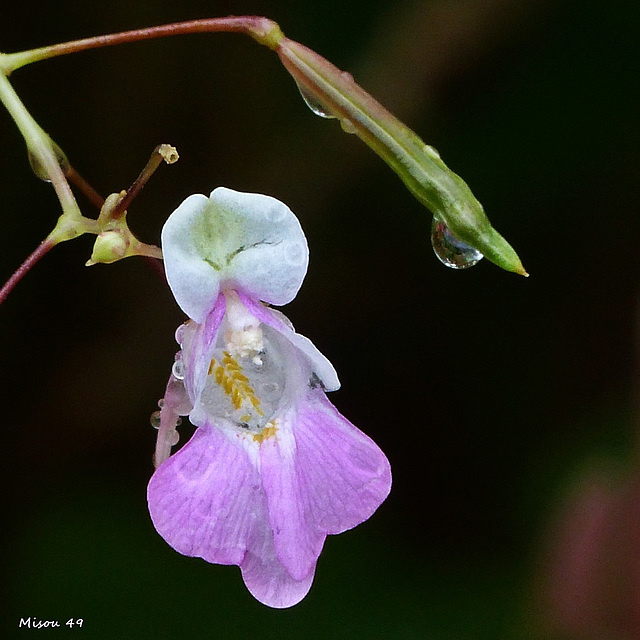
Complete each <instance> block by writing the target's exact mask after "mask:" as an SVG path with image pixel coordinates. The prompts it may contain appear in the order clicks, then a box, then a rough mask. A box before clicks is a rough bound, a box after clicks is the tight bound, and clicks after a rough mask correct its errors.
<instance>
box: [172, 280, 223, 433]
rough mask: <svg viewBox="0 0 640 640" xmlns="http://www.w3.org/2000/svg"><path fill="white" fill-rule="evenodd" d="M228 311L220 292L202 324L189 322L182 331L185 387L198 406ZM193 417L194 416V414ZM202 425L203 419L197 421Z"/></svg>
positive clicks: (193, 402)
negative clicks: (212, 354) (219, 333)
mask: <svg viewBox="0 0 640 640" xmlns="http://www.w3.org/2000/svg"><path fill="white" fill-rule="evenodd" d="M225 311H226V300H225V297H224V295H223V294H222V293H220V294H219V295H218V297H217V299H216V301H215V303H214V305H213V307H212V308H211V309H210V311H209V313H208V314H207V316H206V318H205V321H204V322H203V323H202V324H194V323H187V324H186V325H184V330H183V331H182V335H183V338H182V341H181V344H180V346H181V347H182V353H181V358H182V361H183V365H184V366H183V368H184V372H185V387H186V389H187V392H188V394H189V398H190V399H191V402H192V404H194V406H195V407H196V408H197V400H198V398H199V397H200V394H201V393H202V389H203V388H204V385H205V383H206V380H207V373H208V371H209V364H210V362H211V353H212V352H213V350H214V349H215V344H216V338H217V336H218V331H219V330H220V325H221V324H222V320H223V318H224V314H225ZM192 418H193V416H192ZM194 424H197V425H198V426H202V425H203V424H204V422H203V421H202V420H200V421H198V422H195V421H194Z"/></svg>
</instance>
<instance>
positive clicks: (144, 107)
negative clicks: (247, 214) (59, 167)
mask: <svg viewBox="0 0 640 640" xmlns="http://www.w3.org/2000/svg"><path fill="white" fill-rule="evenodd" d="M228 14H237V15H241V14H257V15H265V16H267V17H270V18H272V19H273V20H276V21H277V22H278V23H279V24H280V26H281V27H282V29H283V31H284V32H285V33H286V34H287V35H288V36H290V37H291V38H293V39H295V40H298V41H300V42H303V43H304V44H306V45H307V46H310V47H312V48H314V49H315V50H317V51H318V52H319V53H321V54H322V55H324V56H325V57H327V58H328V59H329V60H331V61H332V62H333V63H335V64H336V65H338V66H340V67H341V68H344V69H348V70H349V71H351V72H352V73H353V74H354V76H355V78H356V81H358V82H360V84H362V85H363V86H364V87H365V88H366V89H367V90H369V91H370V92H371V93H372V94H373V95H375V96H376V97H377V98H378V99H379V100H380V101H381V102H382V103H383V104H384V105H385V106H387V107H388V108H389V109H390V110H391V111H393V112H394V113H395V114H396V115H397V116H398V117H399V118H401V119H402V120H404V121H405V122H406V123H407V124H408V125H409V126H411V127H412V128H413V129H414V130H415V131H416V132H417V133H418V134H419V135H421V136H422V137H423V138H424V140H425V142H428V143H429V144H432V145H434V146H435V147H436V148H437V149H438V150H439V151H440V153H441V155H442V157H443V159H444V160H445V162H446V163H447V164H448V165H449V166H450V167H451V168H452V169H453V170H455V171H456V172H457V173H459V174H460V175H461V176H463V178H464V179H465V180H466V181H467V182H468V183H469V185H470V186H471V187H472V189H473V190H474V193H475V194H476V195H477V197H478V198H479V200H480V201H481V202H482V203H483V204H484V206H485V209H486V211H487V213H488V215H489V217H490V219H491V220H492V222H493V224H494V225H495V226H496V227H497V229H498V230H499V231H500V232H501V233H503V234H504V235H505V236H506V237H507V238H508V240H509V241H510V242H511V243H512V244H513V246H514V247H515V248H516V249H517V250H518V252H519V254H520V256H521V258H522V260H523V262H524V264H525V267H526V268H527V270H528V271H529V273H530V274H531V277H530V278H529V279H524V278H520V277H519V276H515V275H513V274H508V273H505V272H503V271H501V270H500V269H498V268H497V267H495V266H494V265H492V264H490V263H487V262H486V261H483V262H481V263H480V264H479V265H478V266H477V267H474V268H472V269H470V270H468V271H464V272H455V271H452V270H448V269H446V268H445V267H443V266H442V265H440V263H438V262H437V260H436V258H435V257H434V256H433V253H432V251H431V248H430V246H429V228H430V215H429V214H428V212H427V211H426V210H424V209H423V208H422V207H421V206H420V205H419V204H418V202H417V201H415V200H414V199H413V197H412V196H411V195H410V194H409V193H408V192H407V191H406V189H405V188H404V187H403V185H402V183H401V182H400V180H399V179H398V178H397V177H396V176H395V175H394V174H393V173H392V172H391V171H390V170H389V169H388V168H387V167H386V165H384V164H383V163H382V162H381V161H380V160H379V159H378V158H377V157H376V156H375V155H374V154H373V153H372V152H370V151H369V149H367V148H366V147H365V146H364V145H363V144H362V143H361V142H360V141H359V140H358V139H357V138H355V137H354V136H348V135H346V134H344V133H343V132H342V130H341V129H340V127H339V125H338V124H337V123H336V122H335V121H334V122H331V121H323V120H321V119H320V118H317V117H314V116H313V115H312V113H311V112H310V111H309V110H308V109H306V107H305V106H304V104H303V102H302V101H301V100H300V97H299V95H298V92H297V90H296V87H295V85H294V83H293V81H292V80H291V78H290V77H289V76H288V74H287V73H286V71H285V70H284V68H283V67H282V66H281V65H280V63H279V61H278V58H277V56H276V55H275V54H273V53H272V52H270V51H269V50H267V49H266V48H264V47H260V46H258V45H257V44H256V43H255V42H253V41H252V40H251V39H250V38H247V37H246V36H242V35H232V34H231V35H230V34H212V35H209V34H207V35H191V36H180V37H177V38H173V39H164V40H157V41H149V42H144V43H136V44H130V45H124V46H120V47H116V48H110V49H103V50H96V51H90V52H85V53H80V54H76V55H73V56H69V57H63V58H57V59H54V60H49V61H44V62H40V63H36V64H33V65H31V66H29V67H26V68H24V69H21V70H19V71H17V72H15V73H14V74H13V75H12V77H11V80H12V82H13V84H14V87H15V88H16V90H17V91H18V93H19V94H20V96H21V97H22V99H23V100H24V102H25V104H26V105H27V107H28V108H29V109H30V111H31V112H32V114H33V115H34V117H35V118H36V120H37V121H38V122H39V123H40V124H41V126H42V127H43V128H44V129H45V130H47V131H48V132H49V133H50V135H51V136H52V137H53V138H54V139H55V140H56V142H58V144H60V145H61V147H62V148H63V149H64V150H65V151H66V153H67V154H68V156H69V159H70V160H71V162H72V164H73V165H74V166H75V167H76V168H77V169H78V170H79V171H80V173H82V174H83V175H84V176H85V177H86V178H87V179H88V180H89V181H90V182H91V183H92V184H93V185H94V186H95V188H96V189H97V190H98V191H100V192H101V193H103V194H108V193H111V192H114V191H119V190H121V189H123V188H126V187H127V186H128V185H129V184H130V183H131V182H132V180H133V179H134V178H135V177H136V175H137V174H138V172H139V171H140V169H141V168H142V167H143V165H144V163H145V162H146V160H147V158H148V156H149V153H150V152H151V150H152V149H153V148H154V147H155V146H156V145H157V144H159V143H163V142H166V143H170V144H173V145H175V146H176V147H177V148H178V151H179V152H180V155H181V159H180V161H179V162H178V163H177V164H176V165H173V166H171V167H166V166H163V167H161V168H160V169H159V171H158V172H157V173H156V175H155V176H154V177H153V178H152V180H151V182H150V183H149V184H148V185H147V187H146V188H145V190H144V191H143V193H142V195H140V196H139V198H138V199H137V200H136V201H135V202H134V204H133V205H132V207H131V208H130V209H129V221H130V225H131V227H132V228H133V229H134V231H135V232H136V233H137V234H138V236H139V237H140V238H141V239H142V240H145V241H147V242H152V243H157V242H159V233H160V229H161V227H162V224H163V222H164V220H165V219H166V218H167V216H168V215H169V214H170V213H171V211H173V209H174V208H175V207H176V206H177V205H178V204H179V203H180V202H181V201H182V200H183V199H184V198H185V197H186V196H187V195H189V194H191V193H206V194H208V193H209V192H210V191H211V190H212V189H213V188H214V187H216V186H219V185H224V186H227V187H231V188H235V189H238V190H243V191H256V192H261V193H267V194H269V195H272V196H275V197H277V198H279V199H281V200H282V201H284V202H286V203H287V204H288V205H289V206H290V207H291V208H292V209H293V211H295V212H296V213H297V215H298V216H299V218H300V220H301V222H302V225H303V227H304V229H305V231H306V233H307V237H308V240H309V245H310V249H311V264H310V268H309V274H308V276H307V279H306V281H305V284H304V286H303V288H302V290H301V292H300V294H299V296H298V297H297V299H296V300H295V301H294V302H293V303H292V304H290V305H289V306H288V307H287V308H286V309H285V311H286V313H287V315H288V316H289V317H290V318H291V319H292V321H293V322H294V323H295V325H296V327H297V329H298V330H299V331H300V332H301V333H303V334H305V335H307V336H309V337H310V338H311V339H312V340H313V341H314V342H315V344H316V345H317V346H318V347H319V348H320V349H321V350H322V351H323V352H324V353H325V354H326V355H327V356H328V357H329V358H330V359H331V360H332V362H333V363H334V365H335V366H336V369H337V370H338V372H339V375H340V377H341V380H342V385H343V387H342V389H341V390H340V391H338V392H336V393H333V394H332V395H331V399H332V401H333V402H334V403H335V404H336V406H337V407H338V408H339V409H340V410H341V411H342V412H343V413H344V414H345V415H346V416H347V417H349V418H350V419H351V420H352V421H353V422H354V423H355V424H356V425H358V426H359V427H360V428H361V429H363V430H364V431H365V432H367V433H368V434H369V435H370V436H372V437H373V438H374V439H375V440H376V442H378V443H379V445H380V446H381V447H382V449H383V450H384V451H385V452H386V453H387V455H388V457H389V459H390V461H391V464H392V468H393V471H394V487H393V490H392V493H391V495H390V497H389V498H388V500H387V501H386V502H385V504H384V505H383V506H382V507H381V508H380V510H379V511H378V512H377V513H376V515H375V516H374V517H373V518H372V519H371V520H370V521H369V522H367V523H366V524H364V525H362V526H360V527H358V528H357V529H355V530H354V531H351V532H348V533H346V534H343V535H341V536H339V537H335V538H333V537H331V538H329V539H328V540H327V543H326V545H325V550H324V552H323V555H322V556H321V559H320V561H319V564H318V570H317V574H316V580H315V584H314V586H313V587H312V590H311V592H310V594H309V595H308V597H307V598H306V599H305V600H304V601H303V602H302V603H301V604H299V605H298V606H296V607H294V608H293V609H291V610H286V611H275V610H270V609H267V608H265V607H263V606H262V605H260V604H259V603H257V602H256V601H254V600H253V599H252V598H251V596H250V595H249V594H248V593H247V592H246V590H245V589H244V586H243V584H242V581H241V578H240V574H239V571H238V569H237V568H235V567H219V566H210V565H207V564H206V563H205V562H203V561H201V560H198V559H189V558H184V557H181V556H179V555H178V554H176V553H175V552H173V551H172V550H171V549H170V548H169V547H168V546H167V545H166V544H165V543H164V541H163V540H162V539H161V538H160V537H159V536H158V535H157V534H156V533H155V531H154V529H153V527H152V525H151V523H150V520H149V517H148V514H147V511H146V502H145V488H146V483H147V481H148V478H149V476H150V475H151V473H152V470H153V469H152V465H151V454H152V450H153V446H154V437H155V432H154V431H153V429H152V428H151V426H150V424H149V415H150V414H151V413H152V412H153V411H154V410H156V408H157V406H156V402H157V400H158V398H160V397H161V395H162V394H163V392H164V385H165V383H166V379H167V377H168V374H169V370H170V365H171V362H172V357H173V352H174V351H175V348H176V345H175V343H174V339H173V332H174V330H175V327H176V326H177V325H178V324H179V323H180V322H181V321H182V319H183V317H182V315H181V312H180V310H179V309H178V308H177V306H176V304H175V303H174V301H173V299H172V297H171V295H170V292H169V290H168V289H167V288H166V286H164V285H163V282H162V281H161V279H159V278H158V277H157V275H156V274H155V273H154V272H153V271H152V270H151V269H149V267H148V265H147V264H145V262H144V261H143V260H140V259H128V260H125V261H122V262H119V263H117V264H114V265H111V266H103V265H98V266H94V267H92V268H90V269H87V268H85V267H84V266H83V264H84V262H85V261H86V260H87V259H88V257H89V255H90V252H91V244H92V239H91V238H89V237H86V238H81V239H79V240H76V241H74V242H69V243H65V244H63V245H61V246H59V247H57V248H56V249H55V250H54V251H53V252H52V253H51V254H49V255H48V256H47V257H46V258H45V259H44V260H43V261H42V262H41V263H40V264H39V265H38V266H37V267H36V268H35V269H34V270H33V271H32V272H31V273H30V274H29V275H28V276H27V277H26V278H25V279H24V281H23V282H22V283H20V284H19V286H18V288H17V289H16V290H15V291H14V292H13V293H12V294H11V296H10V297H9V298H8V300H7V301H6V302H5V303H4V304H3V305H2V307H1V308H0V340H1V350H2V367H1V370H0V376H1V378H0V388H1V389H2V398H3V403H2V407H3V410H2V416H3V418H2V427H1V428H2V433H3V435H2V440H1V442H2V458H1V465H0V468H1V469H2V474H3V475H2V479H3V482H2V487H3V491H2V497H3V501H4V505H3V515H4V518H3V524H2V550H3V555H4V560H3V574H4V578H5V580H6V585H7V586H8V588H9V589H8V598H6V599H5V600H4V601H3V605H2V610H3V617H4V620H3V628H4V629H6V631H5V632H4V635H3V637H7V638H11V637H14V636H17V635H23V633H25V632H26V633H36V632H35V631H33V630H32V631H30V632H29V631H25V630H22V631H23V633H19V632H18V630H17V626H18V622H19V619H20V617H28V616H35V617H37V618H39V619H44V620H50V619H57V620H60V621H61V622H62V623H64V622H65V621H66V620H67V619H69V618H71V617H73V618H77V617H80V618H83V619H84V626H83V628H82V629H78V628H74V629H73V630H69V629H66V628H63V629H61V630H56V631H52V630H48V631H41V632H40V633H41V634H42V635H44V634H45V633H46V634H55V635H57V636H61V635H64V634H67V635H69V636H70V637H71V636H75V635H78V636H79V635H83V636H84V637H88V638H155V639H158V640H160V639H164V638H172V639H173V638H250V637H263V638H272V637H273V638H294V637H295V638H336V639H342V638H345V639H346V638H349V639H350V640H354V639H359V638H403V639H404V638H429V639H439V638H442V639H458V638H465V639H466V638H493V639H495V638H522V637H539V636H540V637H550V635H549V634H551V631H550V627H547V623H546V622H545V621H544V611H543V615H542V617H541V616H540V615H539V614H540V609H541V607H540V606H539V601H540V591H541V589H542V587H541V586H540V584H541V583H544V577H543V575H544V566H545V565H544V563H543V562H542V560H541V559H542V558H544V557H545V548H546V547H547V546H548V545H550V544H552V540H553V534H550V533H548V531H549V521H550V519H552V518H553V514H554V513H555V512H556V511H557V510H558V509H559V508H560V507H559V506H558V505H559V504H560V503H561V502H560V501H561V499H562V496H563V495H564V494H565V491H566V489H565V487H567V486H568V485H569V484H570V483H571V482H575V479H576V478H577V477H579V476H580V474H581V473H583V472H584V470H585V469H588V468H589V466H590V465H591V464H592V461H593V460H598V461H601V460H606V461H607V464H608V465H609V468H611V469H613V470H614V473H616V474H622V475H621V477H624V474H625V473H627V470H630V469H633V467H634V464H635V456H636V452H635V450H634V439H635V431H636V427H637V414H636V398H637V391H638V390H637V387H636V379H637V367H636V352H637V340H636V333H637V310H638V281H639V277H638V276H639V275H640V251H639V250H638V248H639V247H640V215H639V214H640V210H639V207H638V204H637V202H638V201H637V193H638V170H639V168H640V156H639V154H638V143H639V142H640V125H639V124H638V89H637V87H638V77H639V75H640V74H639V72H640V64H639V61H640V56H639V54H638V42H639V36H640V29H639V24H640V5H639V4H638V3H637V2H635V1H634V0H606V1H605V0H585V1H584V2H578V3H576V2H572V1H570V0H566V1H565V0H555V1H551V0H548V1H545V0H511V1H509V0H484V1H483V0H457V1H454V0H448V1H447V0H423V1H422V2H419V1H416V2H411V1H404V2H391V1H390V0H372V1H370V2H367V3H357V2H344V0H324V1H323V2H313V3H312V2H308V1H300V2H278V3H269V2H259V1H251V0H246V1H244V0H238V1H236V2H232V1H229V2H221V1H216V0H208V1H207V2H204V1H201V0H181V1H179V2H167V3H158V2H155V1H153V0H112V1H110V2H108V3H107V2H77V1H76V0H57V1H56V2H44V0H41V1H40V2H36V1H32V0H25V1H24V2H20V3H15V4H14V5H11V6H5V7H3V8H2V9H1V10H0V50H2V51H5V52H12V51H19V50H23V49H28V48H31V47H37V46H41V45H45V44H53V43H55V42H62V41H65V40H71V39H75V38H80V37H85V36H89V35H98V34H102V33H108V32H115V31H119V30H125V29H131V28H137V27H143V26H151V25H154V24H163V23H166V22H171V21H178V20H187V19H192V18H200V17H215V16H224V15H228ZM0 140H1V142H2V154H0V188H1V193H2V198H1V200H0V209H1V216H2V217H1V220H2V227H1V229H2V233H1V234H0V269H1V271H0V277H1V278H2V279H6V278H8V277H9V275H10V274H11V273H12V271H13V270H14V269H15V268H16V267H17V266H18V265H19V264H20V263H21V262H22V260H23V259H24V258H25V257H26V256H27V255H28V254H29V253H30V252H31V251H32V250H33V249H34V248H35V247H36V245H37V244H38V242H39V241H40V240H41V239H43V238H44V237H45V236H46V235H47V234H48V233H49V231H50V230H51V229H52V228H53V225H54V223H55V220H56V218H57V216H58V215H59V205H58V203H57V200H56V198H55V195H54V193H53V190H52V189H51V187H50V186H49V185H47V184H45V183H43V182H40V181H38V180H37V179H36V178H35V176H34V175H33V174H32V173H31V171H30V169H29V165H28V162H27V158H26V153H25V150H24V145H23V142H22V140H21V138H20V136H19V133H18V131H17V129H16V128H15V126H14V125H13V123H12V121H11V119H10V118H9V116H8V115H7V114H6V112H3V113H0ZM78 200H79V203H80V205H81V207H82V208H83V211H84V212H85V214H86V215H91V216H93V215H95V213H94V212H93V211H92V208H91V205H90V204H89V203H88V202H87V201H86V200H85V199H83V197H82V196H78ZM639 553H640V545H639ZM541 576H542V577H541ZM542 609H544V607H542ZM554 637H555V636H554ZM616 637H617V636H616Z"/></svg>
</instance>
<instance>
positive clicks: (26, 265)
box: [0, 238, 56, 304]
mask: <svg viewBox="0 0 640 640" xmlns="http://www.w3.org/2000/svg"><path fill="white" fill-rule="evenodd" d="M55 246H56V243H55V242H52V241H51V240H50V239H49V238H47V239H46V240H44V241H43V242H41V243H40V244H39V245H38V247H37V248H36V250H35V251H34V252H33V253H32V254H31V255H30V256H29V257H28V258H27V259H26V260H25V261H24V262H23V263H22V264H21V265H20V266H19V267H18V268H17V269H16V271H15V272H14V273H13V275H12V276H11V277H10V278H9V279H8V280H7V281H6V282H5V283H4V285H3V287H2V289H0V304H2V303H3V302H4V301H5V299H6V298H7V296H8V295H9V294H10V293H11V291H12V290H13V288H14V287H15V286H16V285H17V284H18V282H20V280H22V278H23V277H24V276H25V275H26V274H27V272H29V271H30V270H31V268H32V267H33V266H34V265H35V264H36V263H37V262H38V261H39V260H40V258H42V257H43V256H44V255H45V254H47V253H48V252H49V251H50V250H51V249H53V247H55Z"/></svg>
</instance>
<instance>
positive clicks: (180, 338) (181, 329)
mask: <svg viewBox="0 0 640 640" xmlns="http://www.w3.org/2000/svg"><path fill="white" fill-rule="evenodd" d="M186 328H187V323H186V322H183V323H182V324H181V325H180V326H179V327H178V328H177V329H176V342H177V343H178V344H179V345H180V346H182V341H183V340H184V332H185V329H186Z"/></svg>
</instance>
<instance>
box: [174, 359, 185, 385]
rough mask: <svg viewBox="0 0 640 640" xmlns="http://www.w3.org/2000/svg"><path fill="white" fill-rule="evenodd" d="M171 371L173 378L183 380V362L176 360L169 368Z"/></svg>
mask: <svg viewBox="0 0 640 640" xmlns="http://www.w3.org/2000/svg"><path fill="white" fill-rule="evenodd" d="M171 373H173V377H174V378H177V379H178V380H184V362H182V360H180V359H178V360H176V361H175V362H174V363H173V367H172V368H171Z"/></svg>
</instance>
